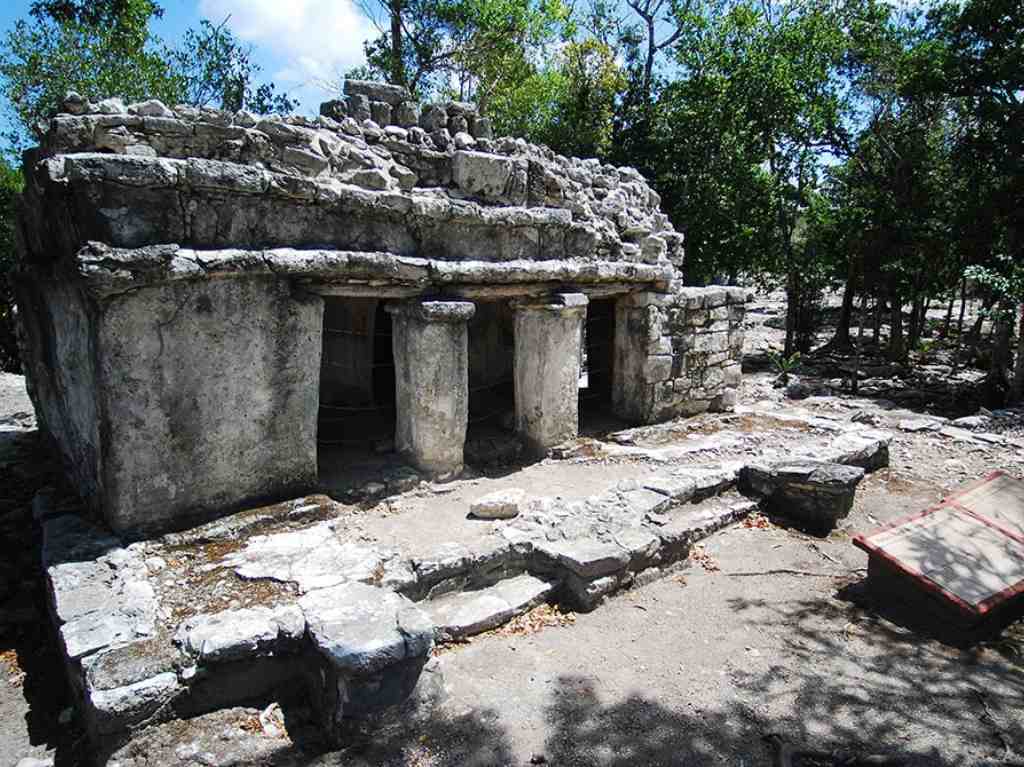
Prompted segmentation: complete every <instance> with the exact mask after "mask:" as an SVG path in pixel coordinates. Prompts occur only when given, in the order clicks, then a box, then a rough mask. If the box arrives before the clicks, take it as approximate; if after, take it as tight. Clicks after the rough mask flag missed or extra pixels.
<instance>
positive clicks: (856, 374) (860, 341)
mask: <svg viewBox="0 0 1024 767" xmlns="http://www.w3.org/2000/svg"><path fill="white" fill-rule="evenodd" d="M867 308H868V294H867V291H865V292H863V293H861V294H860V317H859V318H858V320H857V351H856V354H854V356H853V380H852V381H851V382H850V391H851V392H852V393H853V394H856V393H857V392H858V391H859V389H860V364H861V359H862V355H863V349H864V318H865V313H866V312H867Z"/></svg>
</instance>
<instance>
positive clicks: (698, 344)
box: [691, 332, 729, 352]
mask: <svg viewBox="0 0 1024 767" xmlns="http://www.w3.org/2000/svg"><path fill="white" fill-rule="evenodd" d="M691 348H692V349H693V350H694V351H698V352H723V351H725V350H726V349H728V348H729V334H728V333H724V332H719V333H701V334H700V335H697V336H694V338H693V343H692V346H691Z"/></svg>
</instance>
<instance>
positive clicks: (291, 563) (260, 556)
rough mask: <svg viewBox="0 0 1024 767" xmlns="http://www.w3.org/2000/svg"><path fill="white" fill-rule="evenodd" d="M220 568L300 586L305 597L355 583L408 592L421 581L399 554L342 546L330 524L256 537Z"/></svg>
mask: <svg viewBox="0 0 1024 767" xmlns="http://www.w3.org/2000/svg"><path fill="white" fill-rule="evenodd" d="M219 564H220V566H222V567H229V568H232V569H234V571H235V572H236V573H237V574H238V575H239V576H240V577H242V578H248V579H259V578H268V579H271V580H275V581H282V582H291V583H295V584H296V585H297V586H298V587H299V590H300V591H302V592H308V591H312V590H314V589H323V588H328V587H331V586H337V585H340V584H343V583H348V582H353V581H354V582H362V583H373V584H376V585H380V586H387V587H390V588H395V589H403V588H407V587H409V586H410V585H411V584H412V583H413V582H414V581H415V579H416V576H415V574H414V573H413V571H412V568H411V567H410V565H409V563H408V562H407V561H406V560H404V559H402V558H401V557H399V556H398V555H397V553H396V552H393V551H385V550H381V549H378V548H376V547H373V546H366V545H363V544H358V543H354V542H352V541H345V540H342V538H341V537H340V536H339V535H338V534H337V532H336V531H335V529H334V528H333V527H332V523H331V522H321V523H317V524H314V525H310V526H309V527H304V528H301V529H298V530H290V531H288V532H284V533H274V534H271V535H261V536H254V537H252V538H250V539H249V541H248V542H247V543H246V545H245V546H244V547H243V548H242V549H239V550H238V551H235V552H232V553H230V554H228V555H226V556H225V557H224V558H223V559H222V560H221V561H220V563H219Z"/></svg>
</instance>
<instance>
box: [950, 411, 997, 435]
mask: <svg viewBox="0 0 1024 767" xmlns="http://www.w3.org/2000/svg"><path fill="white" fill-rule="evenodd" d="M991 422H992V419H991V417H989V416H987V415H967V416H964V417H963V418H957V419H955V420H953V421H951V423H952V425H953V426H955V427H957V428H960V429H971V430H972V431H973V430H974V429H983V428H985V427H986V426H988V425H989V424H990V423H991Z"/></svg>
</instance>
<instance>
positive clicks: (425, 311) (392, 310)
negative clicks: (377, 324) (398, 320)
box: [384, 300, 476, 322]
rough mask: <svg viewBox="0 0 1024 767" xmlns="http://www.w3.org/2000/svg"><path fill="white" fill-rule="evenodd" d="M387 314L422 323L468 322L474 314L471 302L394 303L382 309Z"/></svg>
mask: <svg viewBox="0 0 1024 767" xmlns="http://www.w3.org/2000/svg"><path fill="white" fill-rule="evenodd" d="M384 311H386V312H388V313H389V314H402V315H406V316H409V317H412V318H415V319H418V320H421V321H423V322H468V321H469V319H470V318H471V317H472V316H473V314H474V313H475V312H476V304H474V303H473V302H472V301H445V300H413V301H394V302H391V303H388V304H387V305H386V306H385V307H384Z"/></svg>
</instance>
